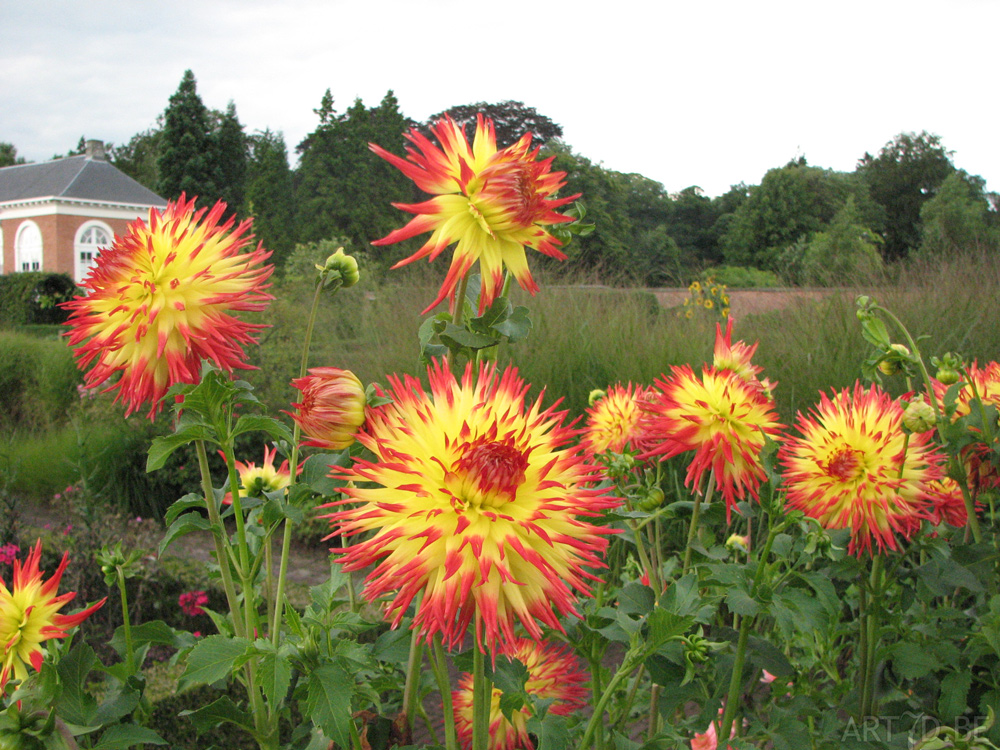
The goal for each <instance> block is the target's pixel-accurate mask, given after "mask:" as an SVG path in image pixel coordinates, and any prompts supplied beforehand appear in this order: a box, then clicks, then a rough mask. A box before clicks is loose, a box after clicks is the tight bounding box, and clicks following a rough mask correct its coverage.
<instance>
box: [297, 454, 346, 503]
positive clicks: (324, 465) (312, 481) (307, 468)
mask: <svg viewBox="0 0 1000 750" xmlns="http://www.w3.org/2000/svg"><path fill="white" fill-rule="evenodd" d="M350 462H351V453H350V451H349V450H342V451H340V452H339V453H317V454H316V455H313V456H309V458H307V459H306V462H305V464H304V465H303V466H302V474H301V475H300V476H299V482H300V483H302V484H305V485H308V486H309V488H310V489H311V490H312V491H313V492H315V493H316V494H317V495H326V496H329V495H334V494H336V492H337V490H338V489H339V488H340V487H343V486H344V480H342V479H334V478H332V477H331V476H330V469H331V468H332V467H334V466H340V467H344V466H347V465H348V464H349V463H350Z"/></svg>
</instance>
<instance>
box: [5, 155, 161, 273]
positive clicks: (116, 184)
mask: <svg viewBox="0 0 1000 750" xmlns="http://www.w3.org/2000/svg"><path fill="white" fill-rule="evenodd" d="M166 205H167V202H166V200H164V199H163V198H161V197H160V196H158V195H157V194H156V193H154V192H153V191H152V190H149V189H148V188H145V187H143V186H142V185H140V184H139V183H138V182H136V181H135V180H133V179H132V178H131V177H129V176H128V175H126V174H124V173H123V172H120V171H118V170H117V169H116V168H115V167H114V166H112V165H111V164H110V163H109V162H108V161H107V160H106V158H105V155H104V144H103V143H102V142H101V141H87V150H86V153H85V154H84V155H82V156H68V157H66V158H63V159H54V160H52V161H47V162H41V163H39V164H18V165H16V166H13V167H4V168H3V169H0V248H2V253H0V273H15V272H17V271H50V272H54V273H67V274H69V275H70V276H72V277H73V278H74V279H75V280H76V281H77V283H79V282H80V281H81V280H82V279H83V278H84V277H85V276H86V275H87V272H88V271H89V269H90V267H91V266H92V265H93V263H94V258H95V257H96V256H97V254H98V252H100V250H101V248H105V247H108V246H109V245H110V244H111V242H112V240H113V239H114V236H115V235H116V234H124V233H125V228H126V226H127V225H128V224H129V222H131V221H133V220H135V219H137V218H143V219H148V217H149V209H150V207H152V206H155V207H158V208H162V207H164V206H166Z"/></svg>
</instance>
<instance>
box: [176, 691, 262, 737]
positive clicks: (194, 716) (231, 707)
mask: <svg viewBox="0 0 1000 750" xmlns="http://www.w3.org/2000/svg"><path fill="white" fill-rule="evenodd" d="M180 716H186V717H187V718H188V719H190V720H191V723H192V724H193V725H194V728H195V729H197V730H198V731H199V732H208V731H210V730H212V729H214V728H215V727H217V726H219V725H220V724H222V723H224V722H227V721H228V722H229V723H230V724H236V725H237V726H240V727H243V728H244V729H246V730H248V731H251V732H252V731H253V728H254V726H253V719H252V718H251V716H250V714H248V713H247V712H246V711H244V710H243V709H242V708H240V707H239V706H237V705H236V704H235V703H233V701H232V699H231V698H230V697H229V696H228V695H224V696H222V697H221V698H219V699H218V700H216V701H214V702H212V703H209V704H208V705H207V706H202V707H201V708H198V709H195V710H194V711H181V712H180Z"/></svg>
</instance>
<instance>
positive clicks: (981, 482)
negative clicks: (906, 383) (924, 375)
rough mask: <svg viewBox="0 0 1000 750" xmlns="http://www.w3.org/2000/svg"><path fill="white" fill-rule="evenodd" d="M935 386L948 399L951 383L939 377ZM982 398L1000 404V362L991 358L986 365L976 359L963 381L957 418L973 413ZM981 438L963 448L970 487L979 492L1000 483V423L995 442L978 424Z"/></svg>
mask: <svg viewBox="0 0 1000 750" xmlns="http://www.w3.org/2000/svg"><path fill="white" fill-rule="evenodd" d="M934 388H935V390H936V392H937V396H938V399H940V400H942V401H943V400H944V397H945V394H946V393H947V391H948V386H946V385H944V384H943V383H938V382H936V381H935V383H934ZM977 396H978V398H979V400H980V402H981V403H982V405H983V406H994V407H997V408H1000V362H989V363H987V364H986V365H985V366H984V367H980V366H979V364H978V363H976V362H973V363H972V364H971V365H969V367H968V370H967V377H966V378H965V380H964V381H963V382H962V383H961V384H960V385H959V387H958V393H957V394H956V395H955V412H954V415H953V419H955V420H957V419H959V418H961V417H966V416H969V414H970V413H971V412H972V410H973V409H974V408H975V409H976V410H977V411H978V409H979V407H978V406H976V405H975V401H976V398H977ZM973 432H975V433H976V437H977V438H978V441H977V442H975V443H973V444H971V445H969V446H966V447H965V448H964V449H963V450H962V454H961V457H962V461H963V462H964V464H965V470H966V475H967V477H968V483H969V488H970V490H971V491H972V493H973V495H978V494H979V493H980V492H981V491H983V490H989V489H996V488H998V487H1000V469H998V468H997V467H998V465H1000V462H998V461H997V455H998V454H1000V438H998V437H996V436H998V435H1000V424H997V423H994V424H993V427H992V433H993V435H994V439H993V443H992V444H989V443H988V442H987V440H986V437H987V436H986V435H985V434H984V433H983V432H982V431H981V430H979V429H978V428H975V429H973Z"/></svg>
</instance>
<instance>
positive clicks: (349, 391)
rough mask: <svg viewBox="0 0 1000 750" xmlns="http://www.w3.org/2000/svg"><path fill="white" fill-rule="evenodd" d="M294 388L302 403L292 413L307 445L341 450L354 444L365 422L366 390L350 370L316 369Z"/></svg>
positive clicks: (298, 380)
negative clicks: (298, 392)
mask: <svg viewBox="0 0 1000 750" xmlns="http://www.w3.org/2000/svg"><path fill="white" fill-rule="evenodd" d="M292 385H293V386H294V387H295V388H297V389H298V390H299V391H301V392H302V401H301V402H300V403H298V404H292V407H293V408H294V409H295V412H294V413H291V412H290V414H291V417H292V419H294V420H295V421H296V422H297V423H298V425H299V427H301V428H302V432H303V433H304V434H305V436H306V438H308V439H307V440H306V441H304V442H303V443H302V444H303V445H310V446H313V447H315V448H326V449H327V450H334V451H339V450H343V449H344V448H347V447H349V446H350V445H351V444H353V443H354V436H355V434H356V433H357V431H358V430H359V429H360V428H361V425H363V424H364V423H365V404H366V403H367V399H366V397H365V387H364V386H363V385H362V384H361V381H360V380H358V378H357V376H356V375H355V374H354V373H353V372H351V371H350V370H340V369H338V368H336V367H314V368H312V369H311V370H309V374H308V375H307V376H306V377H304V378H296V379H295V380H293V381H292Z"/></svg>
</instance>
